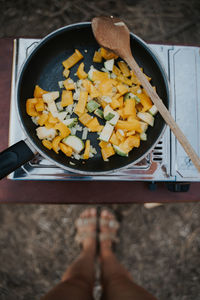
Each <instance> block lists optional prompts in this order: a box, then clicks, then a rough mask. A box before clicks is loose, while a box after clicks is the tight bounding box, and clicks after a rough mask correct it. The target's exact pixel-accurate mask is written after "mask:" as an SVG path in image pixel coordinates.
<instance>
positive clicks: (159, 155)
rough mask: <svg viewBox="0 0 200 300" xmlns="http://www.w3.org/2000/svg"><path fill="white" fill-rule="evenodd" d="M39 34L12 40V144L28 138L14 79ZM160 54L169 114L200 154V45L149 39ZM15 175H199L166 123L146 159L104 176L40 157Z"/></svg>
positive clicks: (190, 178) (191, 178) (152, 178)
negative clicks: (168, 94) (168, 90)
mask: <svg viewBox="0 0 200 300" xmlns="http://www.w3.org/2000/svg"><path fill="white" fill-rule="evenodd" d="M38 42H39V40H38V39H37V40H36V39H22V38H20V39H16V40H14V55H13V72H12V91H11V106H10V131H9V145H10V146H11V145H12V144H14V143H16V142H18V141H19V140H21V139H25V135H24V133H23V130H22V128H21V126H20V124H19V121H18V118H17V114H16V107H15V102H16V98H15V96H16V79H17V77H18V74H19V71H20V68H21V66H22V64H23V62H24V60H25V59H26V57H27V56H28V55H29V54H30V52H31V51H32V50H33V49H34V47H35V46H36V45H37V43H38ZM149 46H150V48H152V50H153V51H154V52H155V53H156V54H157V56H158V57H159V58H160V61H161V63H162V64H163V67H164V69H165V71H166V73H167V75H168V78H169V81H170V87H171V114H172V116H173V117H174V119H175V121H176V122H177V123H178V125H179V126H180V128H181V129H182V131H183V132H184V134H185V135H186V136H187V138H188V140H189V142H190V143H191V145H192V146H193V148H194V149H195V151H196V152H197V154H198V155H200V150H199V149H200V137H199V132H200V49H199V48H197V47H189V46H169V45H158V44H150V45H149ZM8 178H10V179H12V180H88V181H90V180H116V181H117V180H118V181H133V180H134V181H149V182H157V181H165V182H173V183H174V182H183V183H186V182H197V181H200V174H199V173H198V171H197V170H196V168H195V167H194V166H193V164H192V163H191V161H190V159H189V158H188V156H187V155H186V153H185V151H184V150H183V148H182V147H181V145H180V144H179V143H178V141H177V140H176V139H175V137H174V135H173V134H172V133H171V131H170V129H169V127H167V128H166V130H165V132H164V134H163V137H162V139H161V140H160V141H159V142H158V144H157V146H156V147H155V148H154V150H153V151H152V152H151V153H150V154H148V155H147V157H146V158H145V159H143V160H142V161H140V162H139V163H138V164H136V165H132V166H131V167H130V166H129V167H127V168H125V169H123V170H120V171H117V172H116V171H115V172H113V173H111V174H106V175H95V176H84V175H80V174H76V173H71V172H68V171H66V170H63V169H60V168H59V167H57V166H55V165H52V163H51V162H49V161H48V160H46V159H44V158H43V157H41V156H40V155H39V154H38V155H36V157H35V158H34V159H33V160H32V161H30V162H28V163H26V164H25V165H23V166H22V167H20V168H19V169H17V170H16V171H15V172H13V173H12V174H10V175H9V177H8Z"/></svg>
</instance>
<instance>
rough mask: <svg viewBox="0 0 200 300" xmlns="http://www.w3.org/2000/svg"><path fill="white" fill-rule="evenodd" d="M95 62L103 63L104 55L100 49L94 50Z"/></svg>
mask: <svg viewBox="0 0 200 300" xmlns="http://www.w3.org/2000/svg"><path fill="white" fill-rule="evenodd" d="M93 62H96V63H101V62H102V56H101V53H100V52H99V51H95V52H94V56H93Z"/></svg>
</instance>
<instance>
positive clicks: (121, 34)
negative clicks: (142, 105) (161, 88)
mask: <svg viewBox="0 0 200 300" xmlns="http://www.w3.org/2000/svg"><path fill="white" fill-rule="evenodd" d="M92 30H93V33H94V36H95V38H96V40H97V42H98V43H99V44H100V45H101V46H102V47H104V48H106V49H108V50H110V51H112V52H114V53H116V54H117V55H118V56H120V57H121V58H123V59H124V60H125V61H126V62H127V64H128V65H129V66H130V68H131V69H132V70H133V71H134V73H135V75H136V76H137V78H138V79H139V81H140V82H141V84H142V86H143V88H144V89H145V91H146V92H147V94H148V95H149V97H150V98H151V100H152V101H153V103H154V104H155V106H156V107H157V109H158V111H159V113H160V114H161V116H162V117H163V119H164V120H165V122H166V123H167V124H168V125H169V127H170V128H171V130H172V132H173V133H174V135H175V136H176V138H177V140H178V141H179V143H180V144H181V145H182V146H183V148H184V150H185V152H186V153H187V155H188V156H189V158H190V159H191V161H192V162H193V164H194V165H195V167H196V168H197V170H198V171H199V172H200V159H199V157H198V155H197V154H196V152H195V151H194V150H193V148H192V146H191V145H190V143H189V141H188V140H187V138H186V137H185V135H184V134H183V133H182V131H181V130H180V128H179V127H178V125H177V124H176V122H175V121H174V119H173V118H172V116H171V114H170V113H169V111H168V109H167V108H166V107H165V105H164V104H163V102H162V100H161V99H160V97H159V96H158V94H157V93H156V92H155V91H154V89H153V88H152V86H151V84H150V83H149V81H148V80H147V79H146V77H145V76H144V74H143V73H142V71H141V70H140V68H139V66H138V64H137V62H136V61H135V59H134V58H133V56H132V53H131V48H130V33H129V30H128V27H127V26H126V25H125V24H124V22H122V21H121V20H120V19H118V18H114V17H112V16H111V17H96V18H93V19H92Z"/></svg>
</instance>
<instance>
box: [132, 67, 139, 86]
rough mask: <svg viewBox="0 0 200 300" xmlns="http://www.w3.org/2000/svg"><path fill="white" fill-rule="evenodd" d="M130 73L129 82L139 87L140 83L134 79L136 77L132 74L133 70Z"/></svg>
mask: <svg viewBox="0 0 200 300" xmlns="http://www.w3.org/2000/svg"><path fill="white" fill-rule="evenodd" d="M130 72H131V82H132V84H137V85H140V84H141V82H140V81H139V79H138V78H137V77H136V75H135V73H134V72H133V70H131V71H130Z"/></svg>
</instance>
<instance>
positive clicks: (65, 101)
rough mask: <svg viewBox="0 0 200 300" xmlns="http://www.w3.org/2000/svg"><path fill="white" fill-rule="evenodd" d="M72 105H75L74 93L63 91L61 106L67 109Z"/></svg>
mask: <svg viewBox="0 0 200 300" xmlns="http://www.w3.org/2000/svg"><path fill="white" fill-rule="evenodd" d="M71 104H73V96H72V91H66V90H63V91H62V96H61V106H62V107H65V106H68V105H71Z"/></svg>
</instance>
